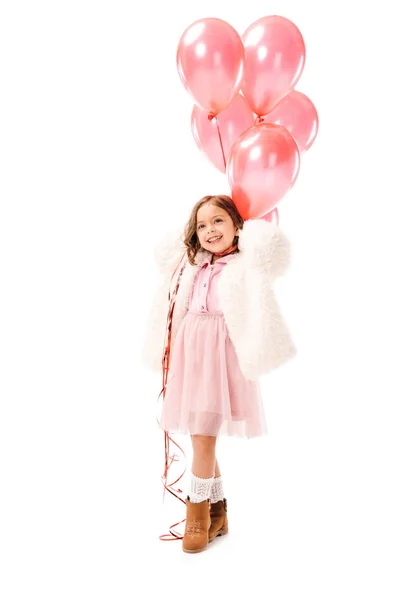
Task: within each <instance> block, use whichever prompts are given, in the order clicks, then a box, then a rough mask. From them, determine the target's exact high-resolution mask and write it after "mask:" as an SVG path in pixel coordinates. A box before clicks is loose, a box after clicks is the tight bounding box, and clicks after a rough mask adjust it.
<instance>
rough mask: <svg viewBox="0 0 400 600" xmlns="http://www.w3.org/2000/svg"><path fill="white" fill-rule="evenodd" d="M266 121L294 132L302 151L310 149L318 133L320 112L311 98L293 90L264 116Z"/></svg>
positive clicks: (263, 118)
mask: <svg viewBox="0 0 400 600" xmlns="http://www.w3.org/2000/svg"><path fill="white" fill-rule="evenodd" d="M262 121H263V122H266V123H276V125H282V126H283V127H286V129H287V130H288V131H289V132H290V133H291V134H292V136H293V137H294V139H295V140H296V142H297V145H298V146H299V149H300V152H305V151H306V150H308V149H309V148H310V147H311V146H312V144H313V143H314V140H315V138H316V136H317V133H318V113H317V111H316V108H315V106H314V104H313V103H312V102H311V100H310V99H309V98H308V97H307V96H306V95H305V94H302V93H301V92H298V91H293V92H290V94H288V95H287V96H285V97H284V98H283V100H281V101H280V102H279V104H277V105H276V106H275V108H274V109H273V110H272V111H271V112H269V113H268V114H267V115H265V116H264V117H262Z"/></svg>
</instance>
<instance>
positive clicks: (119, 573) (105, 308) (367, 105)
mask: <svg viewBox="0 0 400 600" xmlns="http://www.w3.org/2000/svg"><path fill="white" fill-rule="evenodd" d="M394 10H395V3H392V2H390V0H383V1H382V2H379V3H378V4H373V3H371V4H370V3H363V4H361V3H358V2H355V1H353V2H351V1H348V0H347V1H346V2H345V1H343V0H339V1H337V2H333V3H325V2H318V1H317V0H315V1H311V0H310V1H307V0H303V1H302V2H297V1H296V2H295V1H285V0H280V1H279V2H275V1H271V2H261V1H250V2H230V3H228V2H226V3H225V2H222V1H218V0H212V1H210V0H203V1H202V2H201V3H200V2H186V1H185V2H184V1H180V2H171V1H170V2H161V1H158V2H145V3H139V2H136V3H134V2H133V1H131V2H128V1H126V2H123V1H118V0H113V1H112V2H111V1H108V2H105V1H103V2H102V1H97V2H90V1H88V0H79V1H74V0H69V1H68V2H61V1H58V2H43V1H37V2H18V1H17V0H13V1H11V0H10V1H7V0H5V1H3V2H2V4H1V9H0V88H1V93H0V152H1V154H0V172H1V178H0V186H1V189H0V193H1V205H0V210H1V213H0V286H1V295H0V302H1V311H0V318H1V325H0V326H1V329H0V344H1V364H0V368H1V381H0V383H1V415H0V417H1V419H0V461H1V470H0V486H1V494H0V503H1V507H0V524H1V530H0V549H1V571H2V574H1V578H0V592H1V594H0V595H1V597H2V599H3V600H13V599H17V598H18V599H24V600H25V599H26V600H28V599H29V600H30V599H31V598H40V599H41V600H44V599H48V598H49V599H50V598H51V599H52V600H53V599H57V600H61V599H72V598H74V600H77V599H79V600H80V599H84V600H87V599H89V598H90V599H91V598H93V599H96V600H100V599H112V600H114V599H118V600H125V599H128V598H129V599H130V598H149V597H154V596H155V594H160V596H157V597H163V598H167V599H169V598H171V599H172V598H176V597H179V596H181V597H189V598H204V597H228V596H232V597H235V598H236V597H238V596H239V595H242V594H244V593H245V594H246V595H247V597H257V598H258V597H265V598H267V597H268V598H270V599H271V600H289V599H290V600H292V599H294V598H307V599H308V600H314V599H315V600H321V598H323V599H324V600H330V599H335V600H337V599H338V598H341V599H342V600H353V599H354V598H366V599H368V600H369V599H377V600H378V599H381V598H385V600H398V599H399V597H400V582H399V559H400V550H399V535H400V522H399V509H398V507H399V506H400V493H399V456H400V444H399V435H398V429H399V408H398V405H399V399H400V394H399V384H398V377H399V376H398V362H399V334H400V327H399V318H398V306H399V305H400V297H399V293H398V291H397V289H396V288H397V281H396V280H397V278H398V274H399V269H398V257H399V252H400V246H399V235H398V220H397V218H398V215H399V210H398V204H399V188H398V172H399V166H398V163H399V134H400V126H399V116H398V115H399V105H400V97H399V94H398V92H397V91H395V87H397V81H396V78H397V77H398V72H399V69H398V60H399V55H400V52H399V42H398V26H397V21H396V18H395V17H394ZM269 14H270V15H272V14H279V15H282V16H285V17H287V18H289V19H291V20H292V21H293V22H294V23H295V24H296V25H297V26H298V28H299V29H300V31H301V32H302V34H303V36H304V39H305V42H306V48H307V59H306V65H305V70H304V72H303V75H302V77H301V79H300V81H299V83H298V85H297V89H298V90H300V91H302V92H303V93H305V94H306V95H308V96H309V97H310V98H311V99H312V101H313V102H314V104H315V106H316V107H317V109H318V112H319V118H320V131H319V135H318V138H317V140H316V142H315V144H314V146H313V147H312V148H311V149H310V150H309V151H308V153H307V154H306V155H305V156H304V159H303V161H302V166H301V171H300V175H299V178H298V181H297V182H296V184H295V186H294V188H293V189H292V190H291V192H290V193H289V194H288V195H287V196H286V197H285V198H284V199H283V200H282V202H281V204H280V214H281V226H282V228H283V229H284V230H285V232H286V233H287V235H288V236H289V237H290V239H291V242H292V246H293V263H292V267H291V269H290V272H289V273H288V275H287V276H286V277H285V279H284V280H282V281H280V282H279V286H278V289H277V291H279V297H280V300H281V305H282V309H283V310H284V314H285V317H286V319H287V321H288V322H289V324H290V326H291V329H292V332H293V336H294V339H295V342H296V345H297V347H298V356H297V358H296V359H295V360H294V361H292V362H291V363H290V364H288V365H287V366H285V367H283V368H282V369H280V370H277V371H276V372H274V373H273V374H271V375H270V376H268V377H266V378H263V379H262V388H263V392H264V398H265V412H266V417H267V424H268V436H266V437H264V438H262V439H257V440H240V439H225V440H221V442H220V446H219V449H218V453H219V454H218V455H219V460H220V463H221V468H222V472H223V476H224V480H225V492H226V496H227V498H228V503H229V517H230V534H229V535H228V536H227V537H225V538H222V539H219V540H217V541H216V542H215V543H214V544H213V545H212V546H210V547H209V548H208V550H207V552H203V553H201V554H198V555H193V556H192V555H186V554H184V553H183V552H182V550H181V544H180V542H175V541H174V542H161V541H159V539H158V536H159V535H161V534H162V533H166V532H167V531H168V527H169V525H170V524H172V523H174V522H176V521H178V520H180V519H182V518H183V517H184V514H183V510H184V507H183V505H181V504H180V503H179V502H178V501H176V500H174V499H172V498H171V497H169V498H167V499H166V500H165V503H164V504H163V501H162V485H161V479H160V477H161V474H162V471H163V438H162V432H161V431H160V430H159V429H158V427H157V423H156V413H157V410H158V408H157V407H158V406H159V404H158V403H157V396H158V392H159V391H160V387H161V385H160V383H161V382H160V380H159V378H158V376H156V375H154V374H152V373H151V372H150V371H148V369H147V368H146V367H145V366H144V365H143V364H142V363H141V358H140V354H141V344H142V337H143V333H144V323H145V317H146V316H147V311H148V307H149V303H150V301H151V298H152V294H153V291H154V288H155V286H156V284H157V281H158V280H157V273H156V268H155V265H154V262H153V259H152V253H153V247H154V245H155V243H156V242H157V240H158V238H159V236H160V235H162V234H163V233H164V232H165V231H168V230H169V229H171V228H174V227H175V226H176V224H177V223H180V222H182V221H184V220H185V219H186V217H187V216H188V214H189V212H190V209H191V207H192V205H193V204H194V203H195V202H196V201H197V200H198V199H199V198H200V197H201V196H203V195H204V194H212V193H220V192H222V193H224V192H225V193H226V192H229V188H228V184H227V181H226V178H225V176H224V175H222V174H221V173H219V172H218V171H217V170H216V169H215V168H214V167H213V166H212V165H211V163H209V162H208V161H207V159H206V158H205V157H203V156H202V154H201V153H200V151H199V150H198V148H197V147H196V145H195V143H194V140H193V138H192V134H191V131H190V113H191V108H192V101H191V99H190V97H189V95H188V93H187V92H186V90H185V89H184V87H183V86H182V84H181V82H180V79H179V77H178V74H177V71H176V66H175V53H176V47H177V44H178V41H179V38H180V36H181V34H182V33H183V31H184V29H185V28H186V27H187V26H189V25H190V24H191V23H192V22H193V21H195V20H196V19H198V18H202V17H219V18H221V19H224V20H226V21H228V22H229V23H230V24H231V25H233V26H234V27H235V28H236V29H237V31H238V32H239V33H240V34H242V33H243V32H244V31H245V29H246V28H247V27H248V26H249V25H250V24H251V23H252V22H254V21H255V20H256V19H258V18H260V17H262V16H266V15H269ZM179 441H181V442H182V443H183V444H184V449H185V451H186V453H187V457H188V464H187V465H186V466H187V468H188V470H189V468H190V462H189V460H190V448H189V446H190V444H189V443H188V440H187V439H186V438H182V439H181V440H179ZM176 466H177V467H178V464H177V465H176ZM184 466H185V464H184V463H183V462H181V464H180V466H179V468H183V467H184ZM140 589H141V591H139V590H140ZM161 594H162V596H161Z"/></svg>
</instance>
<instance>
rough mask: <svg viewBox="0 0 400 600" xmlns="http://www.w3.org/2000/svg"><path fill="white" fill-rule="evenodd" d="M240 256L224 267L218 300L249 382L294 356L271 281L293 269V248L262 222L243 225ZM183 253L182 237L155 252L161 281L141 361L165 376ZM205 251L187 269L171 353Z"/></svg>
mask: <svg viewBox="0 0 400 600" xmlns="http://www.w3.org/2000/svg"><path fill="white" fill-rule="evenodd" d="M239 250H240V252H239V253H238V254H237V256H235V257H234V258H233V259H232V260H231V261H229V263H228V264H227V265H226V266H225V267H224V269H223V271H222V273H221V276H220V280H219V290H218V291H219V300H220V305H221V310H222V312H223V313H224V318H225V321H226V325H227V328H228V331H229V335H230V338H231V340H232V342H233V345H234V347H235V350H236V353H237V355H238V359H239V364H240V368H241V370H242V372H243V374H244V376H245V377H247V378H248V379H252V380H256V379H258V377H259V376H260V375H262V374H265V373H268V372H269V371H271V370H272V369H274V368H276V367H278V366H280V365H282V364H283V363H285V362H286V361H287V360H289V359H290V358H292V357H294V356H295V354H296V348H295V346H294V343H293V340H292V338H291V335H290V332H289V329H288V327H287V324H286V322H285V320H284V318H283V316H282V314H281V311H280V308H279V305H278V302H277V300H276V297H275V293H274V290H273V281H274V279H275V278H276V277H278V276H281V275H283V274H284V273H285V271H286V270H287V268H288V266H289V264H290V244H289V241H288V239H287V237H286V236H285V235H284V233H283V232H282V230H281V229H280V228H279V227H278V226H276V225H273V224H271V223H269V222H267V221H264V220H262V219H258V220H250V221H246V222H245V223H244V227H243V230H241V232H240V235H239ZM184 254H185V246H184V244H183V241H182V237H181V236H180V235H179V234H176V235H173V236H172V237H170V238H169V239H166V240H165V242H164V243H163V244H162V246H160V247H159V248H158V250H157V252H156V257H157V259H158V265H159V268H160V271H161V273H162V275H163V282H162V284H161V286H160V288H159V290H158V292H157V294H156V296H155V298H154V302H153V306H152V309H151V311H150V315H149V319H148V328H147V335H146V339H145V342H144V349H143V360H144V362H145V363H146V364H147V365H148V366H149V367H150V368H152V369H154V370H156V371H161V361H162V354H163V350H164V342H165V329H166V319H167V313H168V290H169V287H170V285H171V289H173V287H174V284H175V281H176V276H177V274H176V275H175V277H174V280H173V281H171V277H172V274H173V272H174V270H175V268H176V266H177V264H178V263H179V261H180V260H181V259H182V257H183V256H184ZM205 254H206V252H205V251H204V252H203V251H202V252H199V253H198V255H197V257H196V262H197V264H196V265H193V266H192V265H190V264H187V266H186V267H185V270H184V272H183V275H182V279H181V283H180V287H179V291H178V295H177V298H176V304H175V310H174V317H173V324H172V334H171V348H172V351H173V345H174V339H175V336H176V332H177V330H178V328H179V325H180V324H181V322H182V319H183V318H184V316H185V314H186V312H187V307H188V302H189V298H190V293H191V290H192V286H193V282H194V278H195V276H196V274H197V272H198V270H199V268H200V267H199V266H198V265H200V264H201V262H202V259H203V258H204V256H205Z"/></svg>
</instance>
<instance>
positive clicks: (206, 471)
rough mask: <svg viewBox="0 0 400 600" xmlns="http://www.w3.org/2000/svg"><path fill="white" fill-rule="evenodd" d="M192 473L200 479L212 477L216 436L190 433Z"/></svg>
mask: <svg viewBox="0 0 400 600" xmlns="http://www.w3.org/2000/svg"><path fill="white" fill-rule="evenodd" d="M191 437H192V446H193V461H192V473H193V474H194V475H196V477H201V478H202V479H205V478H210V477H214V468H215V445H216V441H217V438H216V437H215V436H210V435H192V436H191Z"/></svg>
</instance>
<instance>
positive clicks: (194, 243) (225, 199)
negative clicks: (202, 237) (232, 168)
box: [184, 194, 243, 265]
mask: <svg viewBox="0 0 400 600" xmlns="http://www.w3.org/2000/svg"><path fill="white" fill-rule="evenodd" d="M207 203H210V204H214V206H218V207H219V208H223V209H224V210H226V212H227V213H228V215H229V216H230V217H231V219H232V221H233V224H234V226H235V228H238V229H243V219H242V217H241V216H240V214H239V211H238V209H237V208H236V205H235V204H234V202H233V200H232V198H230V197H229V196H225V195H224V194H222V195H217V196H204V197H203V198H201V200H199V201H198V202H197V203H196V204H195V205H194V207H193V210H192V213H191V215H190V217H189V221H188V222H187V224H186V227H185V233H184V236H185V237H184V242H185V246H186V248H187V255H188V259H189V263H190V264H191V265H195V264H196V262H195V258H196V255H197V253H198V252H199V250H201V247H202V246H201V244H200V242H199V238H198V236H197V213H198V211H199V209H200V208H201V207H202V206H203V205H204V204H207ZM238 239H239V238H238V236H236V237H235V239H234V242H233V243H234V244H236V243H237V242H238ZM237 252H239V250H237Z"/></svg>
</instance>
